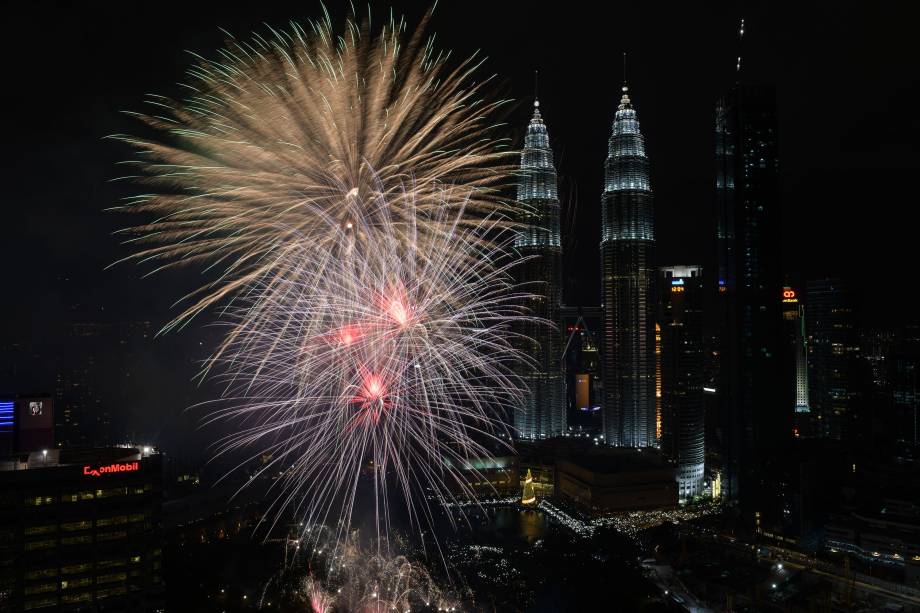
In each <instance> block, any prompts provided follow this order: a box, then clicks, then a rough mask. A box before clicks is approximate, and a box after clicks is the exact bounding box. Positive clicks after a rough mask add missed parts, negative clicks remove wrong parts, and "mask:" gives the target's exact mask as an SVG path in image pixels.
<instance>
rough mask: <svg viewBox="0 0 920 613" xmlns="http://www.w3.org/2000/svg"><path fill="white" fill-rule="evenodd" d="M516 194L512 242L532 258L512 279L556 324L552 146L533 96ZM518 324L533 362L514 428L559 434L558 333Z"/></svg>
mask: <svg viewBox="0 0 920 613" xmlns="http://www.w3.org/2000/svg"><path fill="white" fill-rule="evenodd" d="M517 199H518V201H519V202H520V206H521V208H520V217H519V221H520V222H522V223H523V229H522V231H521V233H520V234H519V236H518V237H517V239H516V240H515V243H514V245H515V247H516V248H517V250H518V252H520V254H521V256H523V257H530V258H531V259H529V260H527V261H526V262H524V263H523V264H521V265H519V266H518V268H517V280H518V282H519V283H521V284H522V286H523V287H522V289H523V291H526V292H528V293H531V294H533V297H532V298H529V299H528V300H527V306H528V308H529V310H530V314H531V315H534V316H536V317H540V318H542V319H544V320H546V321H548V322H552V323H553V324H554V325H556V324H558V322H559V308H560V306H561V304H562V247H561V245H560V236H559V198H558V196H557V193H556V169H555V168H554V167H553V150H552V149H550V146H549V134H548V133H547V131H546V124H544V123H543V118H542V117H541V116H540V102H539V101H534V112H533V118H532V119H531V120H530V125H529V126H528V127H527V135H526V136H525V138H524V150H523V151H522V152H521V178H520V181H519V182H518V189H517ZM520 328H521V329H519V330H518V331H519V332H520V333H521V334H523V336H524V337H526V338H529V339H532V342H529V343H528V344H527V346H526V347H525V350H526V351H527V353H528V355H529V356H530V357H531V359H532V360H533V362H534V363H533V365H532V367H530V368H526V370H525V372H523V373H522V374H523V378H524V381H525V383H526V384H527V386H528V388H529V392H528V394H527V395H526V397H525V399H524V404H523V406H522V407H520V408H519V409H518V410H517V411H515V416H514V426H515V430H516V431H517V435H518V436H519V437H521V438H525V439H536V438H548V437H553V436H561V435H562V434H563V433H564V432H565V429H566V423H565V420H566V415H565V384H564V380H563V376H562V342H561V340H562V339H561V335H560V334H559V331H558V330H555V329H553V328H551V327H550V326H548V325H546V324H545V323H544V324H539V325H537V324H523V325H522V326H520Z"/></svg>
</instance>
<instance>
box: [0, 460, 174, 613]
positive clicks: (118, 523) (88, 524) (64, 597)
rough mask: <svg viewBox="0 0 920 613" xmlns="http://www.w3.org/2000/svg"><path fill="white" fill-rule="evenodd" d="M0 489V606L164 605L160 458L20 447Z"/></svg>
mask: <svg viewBox="0 0 920 613" xmlns="http://www.w3.org/2000/svg"><path fill="white" fill-rule="evenodd" d="M0 492H2V495H3V504H2V505H0V535H2V537H3V545H2V547H0V569H2V572H0V610H2V611H31V610H34V611H134V612H137V613H141V612H154V611H163V610H164V609H163V580H162V576H163V568H162V558H163V555H162V548H163V536H162V526H161V505H162V500H163V468H162V457H161V456H159V455H158V454H151V453H144V452H142V451H141V450H138V449H130V448H119V447H116V448H105V449H51V450H41V451H32V452H21V453H16V454H13V455H11V456H5V457H2V458H0Z"/></svg>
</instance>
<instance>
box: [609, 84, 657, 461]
mask: <svg viewBox="0 0 920 613" xmlns="http://www.w3.org/2000/svg"><path fill="white" fill-rule="evenodd" d="M648 168H649V166H648V158H647V157H646V155H645V141H644V139H643V137H642V133H641V132H640V130H639V121H638V120H637V119H636V110H635V109H634V108H633V105H632V101H631V100H630V99H629V89H628V87H627V86H626V85H624V86H623V96H622V98H621V99H620V105H619V107H618V109H617V112H616V115H615V117H614V120H613V130H612V133H611V135H610V141H609V144H608V152H607V163H606V172H605V183H604V193H603V197H602V207H601V211H602V226H601V275H602V278H601V288H602V289H601V291H602V297H603V303H604V304H603V307H604V327H603V343H602V345H603V347H602V356H603V357H602V364H603V368H602V370H603V375H602V376H603V383H604V402H603V430H604V438H605V440H606V442H607V444H608V445H615V446H622V447H652V446H655V445H657V440H656V428H655V418H656V411H655V408H656V407H655V304H656V300H655V257H654V250H655V232H654V228H653V218H652V191H651V187H650V185H649V172H648Z"/></svg>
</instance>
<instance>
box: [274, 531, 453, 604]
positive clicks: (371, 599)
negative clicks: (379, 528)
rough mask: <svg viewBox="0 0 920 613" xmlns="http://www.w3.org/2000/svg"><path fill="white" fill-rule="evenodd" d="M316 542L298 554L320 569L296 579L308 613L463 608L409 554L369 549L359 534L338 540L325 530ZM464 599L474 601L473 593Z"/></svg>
mask: <svg viewBox="0 0 920 613" xmlns="http://www.w3.org/2000/svg"><path fill="white" fill-rule="evenodd" d="M296 542H297V543H298V545H299V543H300V541H296ZM312 543H313V546H312V547H311V548H300V547H299V546H298V547H297V548H296V550H295V551H296V552H297V554H295V555H298V557H300V558H306V559H307V563H308V565H309V566H310V567H315V566H319V567H320V568H321V570H320V571H319V573H318V574H314V573H313V572H310V573H309V574H308V575H307V576H306V578H303V579H300V580H295V582H294V587H295V589H294V590H292V591H293V596H294V600H295V601H298V602H301V603H303V604H305V605H306V606H307V611H308V612H309V613H332V612H337V613H345V612H361V613H385V612H386V613H389V612H391V611H400V612H403V611H455V612H456V611H460V610H461V605H460V600H459V598H458V596H457V594H456V593H450V592H448V591H446V590H444V589H443V588H441V587H440V586H439V585H438V582H437V581H435V580H434V578H432V576H431V575H430V574H429V573H428V571H427V570H426V569H425V567H424V566H423V565H421V564H419V563H417V562H415V561H413V560H411V559H409V558H408V557H406V556H402V555H398V556H387V555H383V554H380V553H373V552H370V551H367V550H366V549H364V548H362V547H361V546H360V544H359V542H358V539H357V537H356V535H350V536H349V537H348V538H345V539H335V537H334V536H331V538H330V536H327V535H326V533H325V531H323V536H322V537H321V538H318V539H316V540H314V541H312ZM295 576H296V575H295ZM464 600H470V594H469V593H467V594H466V597H465V598H464Z"/></svg>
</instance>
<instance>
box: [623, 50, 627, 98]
mask: <svg viewBox="0 0 920 613" xmlns="http://www.w3.org/2000/svg"><path fill="white" fill-rule="evenodd" d="M623 91H624V92H625V91H627V87H626V52H625V51H624V52H623Z"/></svg>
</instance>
